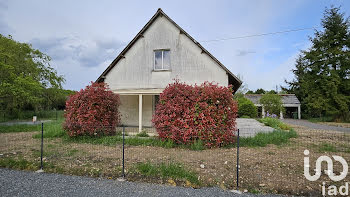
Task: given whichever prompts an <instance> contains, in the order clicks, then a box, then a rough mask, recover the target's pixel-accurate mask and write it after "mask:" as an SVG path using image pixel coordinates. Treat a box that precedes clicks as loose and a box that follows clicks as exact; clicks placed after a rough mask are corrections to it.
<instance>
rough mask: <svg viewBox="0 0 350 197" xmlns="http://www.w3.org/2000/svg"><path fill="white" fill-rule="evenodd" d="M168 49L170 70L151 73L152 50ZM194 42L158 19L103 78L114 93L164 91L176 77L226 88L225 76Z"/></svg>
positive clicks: (193, 82) (165, 19) (166, 21)
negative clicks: (214, 83) (136, 90)
mask: <svg viewBox="0 0 350 197" xmlns="http://www.w3.org/2000/svg"><path fill="white" fill-rule="evenodd" d="M158 49H169V50H170V67H171V68H170V70H168V71H155V70H154V51H155V50H158ZM201 52H202V50H201V49H200V48H199V47H198V46H197V45H196V44H195V43H193V41H192V40H190V39H189V38H188V37H187V36H186V35H184V34H180V31H179V29H178V28H177V27H175V26H174V24H172V23H171V22H170V21H169V20H167V18H165V17H158V18H157V19H156V20H155V21H154V22H153V24H152V25H151V26H150V27H149V28H148V29H147V31H146V32H145V33H144V34H143V37H142V38H140V39H138V40H137V42H135V44H134V45H133V46H132V47H131V48H130V49H129V50H128V51H127V53H126V54H124V56H125V58H123V59H121V60H120V61H118V62H117V64H116V65H115V66H114V67H113V69H112V70H111V71H110V72H109V73H108V74H107V75H106V76H105V82H106V83H107V84H109V87H110V88H111V89H112V90H113V91H116V92H120V91H122V90H130V89H164V88H165V87H166V86H167V85H168V84H169V83H172V82H173V79H175V78H177V79H179V80H180V81H182V82H186V83H188V84H196V83H197V84H201V83H203V82H205V81H209V82H216V83H218V84H219V85H222V86H227V85H228V76H227V73H226V71H225V70H223V69H222V68H221V67H220V66H219V65H218V64H217V63H216V62H215V61H214V60H213V59H212V58H210V57H209V56H208V55H207V54H206V53H201Z"/></svg>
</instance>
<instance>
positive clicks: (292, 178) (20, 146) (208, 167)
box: [0, 125, 350, 196]
mask: <svg viewBox="0 0 350 197" xmlns="http://www.w3.org/2000/svg"><path fill="white" fill-rule="evenodd" d="M293 127H294V128H295V130H296V131H297V133H298V138H295V139H291V141H290V143H288V144H285V145H281V146H276V145H268V146H267V147H257V148H248V147H241V148H240V157H239V160H240V164H239V166H240V171H239V173H240V178H239V184H240V190H242V191H243V190H248V191H250V192H259V193H279V194H290V195H306V196H308V195H317V196H319V195H320V194H321V185H322V182H323V181H325V182H326V184H335V183H333V182H331V180H330V179H329V178H328V176H327V175H322V176H321V178H320V179H319V180H318V181H315V182H310V181H308V180H306V179H305V177H304V175H303V170H304V169H303V166H304V164H303V161H304V154H303V153H304V150H305V149H308V150H310V161H311V169H314V167H315V161H316V159H317V158H318V157H319V156H321V155H327V156H331V155H334V154H335V155H339V156H343V157H344V158H345V159H346V160H347V161H348V162H349V161H350V145H349V144H350V134H349V133H344V132H337V131H325V130H315V129H308V128H305V127H302V126H294V125H293ZM34 133H35V132H27V133H2V134H0V161H1V159H5V158H14V159H18V158H23V159H26V160H28V161H36V162H37V161H39V155H40V154H39V153H40V152H39V151H40V140H39V139H33V138H32V135H33V134H34ZM44 144H45V146H44V161H45V162H46V163H48V164H50V165H54V166H55V167H54V168H52V167H50V166H48V167H47V168H46V170H47V171H51V172H58V173H65V174H76V175H87V176H103V177H108V178H111V179H115V178H118V177H120V176H121V163H122V154H121V153H122V148H121V146H120V145H117V146H102V145H91V144H77V143H65V142H62V140H61V139H45V140H44ZM329 150H331V151H335V152H329ZM236 153H237V149H236V148H230V149H226V148H215V149H209V150H203V151H192V150H187V149H181V148H172V149H166V148H161V147H150V146H147V147H145V146H126V148H125V165H126V172H127V176H126V178H127V179H129V180H133V181H143V182H156V183H167V181H166V180H163V179H160V178H149V177H143V176H140V175H137V174H135V173H134V171H133V166H134V165H135V164H136V163H138V162H151V163H162V162H178V163H182V164H183V165H184V166H185V167H186V168H188V169H190V170H193V171H195V172H197V174H198V175H199V179H200V180H201V181H202V183H203V186H214V185H217V186H219V187H221V188H224V189H233V188H235V185H236V159H237V154H236ZM334 168H335V173H336V174H339V172H340V171H341V170H342V167H341V166H340V164H338V163H335V167H334ZM324 169H325V168H324ZM311 173H312V172H311ZM345 182H350V176H347V178H346V179H345V180H343V181H342V182H341V183H343V184H344V183H345ZM341 183H337V184H341ZM177 185H184V186H189V185H186V184H185V182H177Z"/></svg>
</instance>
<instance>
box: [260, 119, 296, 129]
mask: <svg viewBox="0 0 350 197" xmlns="http://www.w3.org/2000/svg"><path fill="white" fill-rule="evenodd" d="M258 121H259V122H261V123H264V125H266V126H269V127H272V128H274V129H281V130H290V129H291V127H290V126H288V125H287V124H285V123H283V122H281V121H280V120H278V119H276V118H270V117H266V118H261V119H258Z"/></svg>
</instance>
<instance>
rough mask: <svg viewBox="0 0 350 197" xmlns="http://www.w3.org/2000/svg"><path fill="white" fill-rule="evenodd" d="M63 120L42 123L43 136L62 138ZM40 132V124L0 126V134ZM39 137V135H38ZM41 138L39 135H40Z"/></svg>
mask: <svg viewBox="0 0 350 197" xmlns="http://www.w3.org/2000/svg"><path fill="white" fill-rule="evenodd" d="M62 122H63V119H62V118H61V119H58V120H53V121H50V122H45V123H44V131H45V132H44V135H45V134H46V135H47V136H48V137H49V136H52V137H62V133H64V131H63V128H62ZM31 131H41V124H40V123H39V124H18V125H9V126H8V125H0V133H12V132H31ZM38 135H39V134H38ZM40 136H41V134H40Z"/></svg>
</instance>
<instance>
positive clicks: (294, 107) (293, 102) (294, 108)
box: [244, 94, 301, 119]
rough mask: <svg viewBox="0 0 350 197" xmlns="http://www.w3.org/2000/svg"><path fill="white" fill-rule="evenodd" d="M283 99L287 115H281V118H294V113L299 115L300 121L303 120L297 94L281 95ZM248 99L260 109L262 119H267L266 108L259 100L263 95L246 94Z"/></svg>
mask: <svg viewBox="0 0 350 197" xmlns="http://www.w3.org/2000/svg"><path fill="white" fill-rule="evenodd" d="M279 95H280V96H281V97H282V103H283V106H284V108H285V109H286V111H285V114H284V115H283V113H282V112H281V113H280V118H281V119H283V118H284V117H286V118H293V113H295V114H297V116H298V119H300V118H301V108H300V101H299V100H298V98H297V97H296V96H295V94H279ZM244 96H245V97H246V98H247V99H249V100H251V101H252V102H253V103H254V105H255V106H257V107H258V112H259V116H260V117H265V110H264V107H263V106H262V105H261V104H260V102H259V100H260V98H261V96H262V94H246V95H244Z"/></svg>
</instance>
